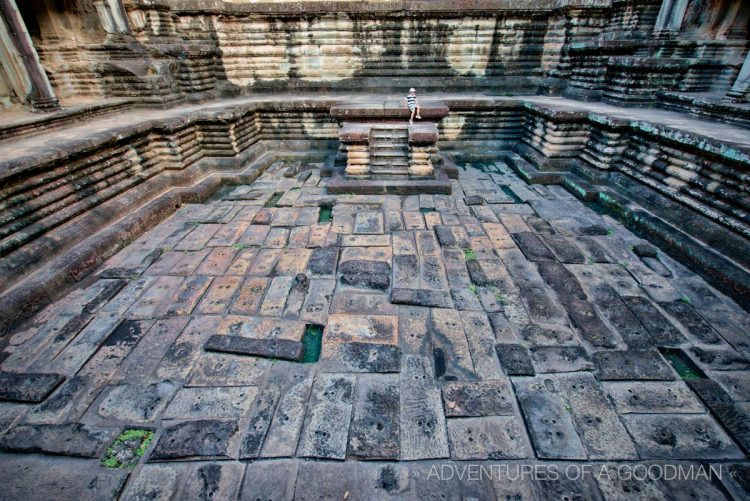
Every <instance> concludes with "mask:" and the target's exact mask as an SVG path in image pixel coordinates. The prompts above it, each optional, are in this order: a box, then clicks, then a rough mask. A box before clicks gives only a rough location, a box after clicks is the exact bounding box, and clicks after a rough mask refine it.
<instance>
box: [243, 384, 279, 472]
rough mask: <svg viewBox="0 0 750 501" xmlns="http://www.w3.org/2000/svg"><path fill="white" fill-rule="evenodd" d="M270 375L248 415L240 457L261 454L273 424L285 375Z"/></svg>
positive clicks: (247, 457) (252, 456)
mask: <svg viewBox="0 0 750 501" xmlns="http://www.w3.org/2000/svg"><path fill="white" fill-rule="evenodd" d="M285 376H286V375H281V376H278V375H276V377H274V375H272V376H271V377H269V381H268V383H267V384H266V386H265V388H263V389H262V390H261V391H260V393H259V394H258V397H257V398H256V399H255V405H254V406H253V408H252V411H251V412H250V414H249V416H248V423H247V426H246V428H245V432H244V434H243V436H242V442H241V444H240V459H255V458H257V457H259V456H260V450H261V447H262V446H263V441H264V439H265V438H266V434H267V433H268V428H269V427H270V425H271V420H272V419H273V414H274V412H275V411H276V406H277V405H278V403H279V400H280V399H281V391H282V387H283V383H284V381H283V380H284V377H285Z"/></svg>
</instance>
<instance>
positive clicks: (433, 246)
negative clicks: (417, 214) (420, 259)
mask: <svg viewBox="0 0 750 501" xmlns="http://www.w3.org/2000/svg"><path fill="white" fill-rule="evenodd" d="M414 238H415V241H416V244H417V253H418V254H420V255H422V256H437V255H439V253H440V246H439V244H438V241H437V239H436V238H435V234H434V233H433V231H432V230H417V231H415V232H414Z"/></svg>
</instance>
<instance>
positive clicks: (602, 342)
mask: <svg viewBox="0 0 750 501" xmlns="http://www.w3.org/2000/svg"><path fill="white" fill-rule="evenodd" d="M563 306H565V310H566V311H567V312H568V316H570V320H571V322H572V323H573V325H574V326H575V327H576V328H577V329H578V331H579V332H580V333H581V337H582V338H583V339H584V340H585V341H588V342H589V343H591V344H592V345H593V346H597V347H601V348H615V347H616V346H617V339H616V337H615V334H614V333H613V332H612V331H611V330H609V327H607V326H606V325H605V324H604V322H603V321H602V319H601V317H600V316H599V313H598V312H597V311H596V310H595V309H594V306H593V305H592V304H591V303H589V302H588V301H581V300H579V299H575V298H566V300H565V301H564V302H563Z"/></svg>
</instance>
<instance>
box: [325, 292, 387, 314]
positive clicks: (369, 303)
mask: <svg viewBox="0 0 750 501" xmlns="http://www.w3.org/2000/svg"><path fill="white" fill-rule="evenodd" d="M330 313H352V314H358V315H365V314H370V315H398V306H396V305H394V304H391V302H390V301H389V299H388V295H386V294H381V293H369V292H346V293H344V294H336V295H334V297H333V300H332V301H331V307H330Z"/></svg>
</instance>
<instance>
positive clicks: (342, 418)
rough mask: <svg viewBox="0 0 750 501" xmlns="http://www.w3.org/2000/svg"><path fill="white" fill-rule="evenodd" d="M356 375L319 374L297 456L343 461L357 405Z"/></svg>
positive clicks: (311, 395) (308, 407) (309, 404)
mask: <svg viewBox="0 0 750 501" xmlns="http://www.w3.org/2000/svg"><path fill="white" fill-rule="evenodd" d="M354 383H355V379H354V377H353V376H348V375H339V374H324V373H321V374H318V376H317V377H316V379H315V384H314V385H313V389H312V392H311V394H310V401H309V403H308V406H307V415H306V417H305V424H304V426H303V428H302V433H301V435H300V442H299V446H298V448H297V454H298V455H299V456H300V457H313V458H321V459H344V458H345V457H346V447H347V436H348V431H349V423H350V421H351V416H352V407H353V405H354V404H353V402H354Z"/></svg>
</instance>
